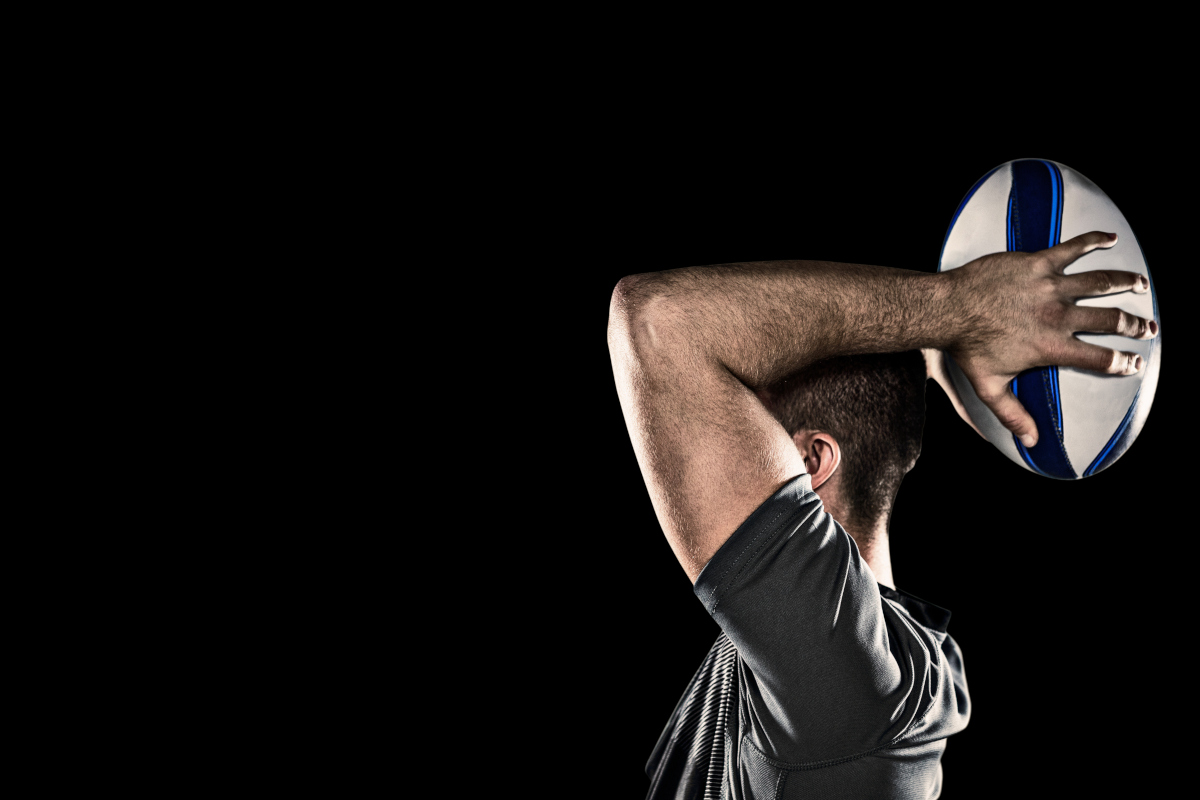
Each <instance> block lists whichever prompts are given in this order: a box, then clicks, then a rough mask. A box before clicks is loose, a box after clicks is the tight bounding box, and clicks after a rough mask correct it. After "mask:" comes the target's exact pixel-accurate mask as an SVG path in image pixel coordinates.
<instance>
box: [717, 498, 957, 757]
mask: <svg viewBox="0 0 1200 800" xmlns="http://www.w3.org/2000/svg"><path fill="white" fill-rule="evenodd" d="M695 591H696V595H697V596H698V597H699V598H700V601H701V602H702V603H703V604H704V606H705V608H706V609H708V612H709V613H710V614H712V616H713V618H714V619H715V620H716V622H717V624H718V625H720V626H721V629H722V630H723V631H724V632H725V634H726V635H727V636H728V637H729V639H730V640H731V641H732V642H733V644H734V646H735V647H736V648H737V651H738V655H739V672H738V679H739V680H740V681H741V684H742V688H741V692H740V694H741V701H740V702H741V703H742V709H741V711H742V713H743V715H744V716H745V717H747V719H745V720H744V723H745V724H746V726H745V728H744V729H743V734H744V735H748V736H750V737H751V739H752V741H753V743H754V744H755V745H756V746H757V747H758V748H759V749H760V750H762V751H763V753H764V754H765V755H767V756H769V757H772V758H777V759H780V760H782V761H787V762H792V763H795V762H799V763H818V762H822V761H824V760H830V759H840V758H846V757H849V756H853V755H857V754H860V753H865V752H869V751H872V750H874V749H878V748H881V747H887V746H889V745H891V744H894V743H895V742H897V741H899V740H900V739H902V738H903V737H904V735H905V734H906V732H908V731H910V730H911V729H913V728H914V726H915V725H917V724H919V723H920V722H921V721H922V719H923V717H924V716H925V715H926V714H928V712H929V711H930V709H931V708H932V707H934V706H935V705H937V704H938V703H939V702H941V701H940V699H939V695H944V694H945V687H943V686H940V685H939V684H940V683H944V682H945V681H944V678H943V677H942V676H943V675H944V674H945V670H944V669H943V665H942V664H940V663H939V662H940V661H941V660H942V658H941V650H940V645H941V642H940V641H938V640H937V635H936V634H934V633H932V632H930V631H928V630H925V629H923V628H922V626H920V625H917V624H915V622H914V621H913V619H912V618H911V617H910V616H908V615H907V614H906V613H905V612H904V611H903V610H902V609H900V608H898V607H894V606H893V605H892V604H890V603H887V602H884V601H883V600H882V599H881V597H880V591H879V585H878V584H877V583H876V580H875V575H874V574H873V573H872V572H871V570H870V568H869V567H868V566H867V564H866V562H865V561H863V559H862V558H861V556H860V554H859V551H858V545H857V544H856V543H855V542H854V539H853V538H851V537H850V535H849V534H847V533H846V531H845V530H844V529H843V528H842V526H841V525H840V524H838V523H837V522H836V521H835V520H834V519H833V518H832V517H830V516H829V515H828V514H827V513H825V509H824V507H823V506H822V504H821V500H820V498H819V497H818V496H817V494H816V493H815V492H814V491H813V490H812V485H811V479H810V477H809V476H808V475H800V476H798V477H797V478H795V479H794V480H792V481H790V482H789V483H787V484H786V485H785V486H784V487H783V488H781V489H780V490H779V491H778V492H776V493H775V494H774V495H773V496H772V497H771V498H770V499H768V500H767V501H766V502H765V503H763V504H762V505H761V506H760V507H759V508H758V509H757V510H756V511H755V512H754V513H753V514H751V515H750V517H749V518H748V519H747V520H746V521H745V522H744V523H742V525H741V526H740V527H739V528H738V529H737V531H735V532H734V534H733V535H732V536H731V537H730V538H729V540H728V541H726V542H725V544H724V545H722V547H721V549H720V550H718V551H717V553H716V555H715V556H713V558H712V560H711V561H710V562H709V563H708V564H707V565H706V566H705V568H704V570H703V571H702V572H701V573H700V577H699V579H698V580H697V581H696V586H695Z"/></svg>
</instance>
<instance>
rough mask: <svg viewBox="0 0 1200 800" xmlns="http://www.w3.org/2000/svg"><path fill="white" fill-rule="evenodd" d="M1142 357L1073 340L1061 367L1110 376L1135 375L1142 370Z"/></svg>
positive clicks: (1066, 350) (1065, 353)
mask: <svg viewBox="0 0 1200 800" xmlns="http://www.w3.org/2000/svg"><path fill="white" fill-rule="evenodd" d="M1142 364H1143V360H1142V357H1141V356H1139V355H1138V354H1137V353H1123V352H1121V351H1120V350H1113V349H1111V348H1108V347H1100V346H1099V345H1095V344H1089V343H1088V342H1082V341H1080V340H1079V339H1075V338H1072V339H1071V344H1070V345H1069V346H1068V347H1067V348H1066V349H1065V351H1064V352H1063V357H1062V360H1061V363H1060V364H1059V366H1062V367H1079V368H1080V369H1090V370H1092V371H1093V372H1106V373H1108V374H1109V375H1135V374H1137V372H1138V370H1140V369H1141V368H1142Z"/></svg>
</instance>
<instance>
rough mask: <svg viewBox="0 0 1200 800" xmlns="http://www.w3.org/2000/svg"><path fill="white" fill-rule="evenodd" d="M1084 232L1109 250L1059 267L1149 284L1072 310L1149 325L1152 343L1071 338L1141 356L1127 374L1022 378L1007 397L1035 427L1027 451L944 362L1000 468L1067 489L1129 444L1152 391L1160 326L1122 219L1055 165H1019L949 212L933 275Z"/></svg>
mask: <svg viewBox="0 0 1200 800" xmlns="http://www.w3.org/2000/svg"><path fill="white" fill-rule="evenodd" d="M1088 231H1105V232H1109V233H1112V232H1115V233H1116V234H1117V243H1116V245H1114V246H1113V247H1112V248H1109V249H1107V250H1093V251H1092V252H1090V253H1088V254H1087V255H1084V256H1082V257H1081V258H1079V259H1077V260H1076V261H1075V262H1074V263H1072V264H1071V265H1070V266H1068V267H1067V268H1066V270H1065V274H1067V275H1073V274H1075V273H1077V272H1086V271H1089V270H1094V269H1114V270H1124V271H1127V272H1137V273H1140V274H1142V275H1145V276H1146V277H1147V278H1148V279H1149V280H1150V291H1149V292H1147V293H1145V294H1134V293H1132V292H1123V293H1120V294H1112V295H1106V296H1103V297H1088V298H1083V299H1081V300H1079V301H1077V302H1078V305H1081V306H1104V307H1113V306H1116V307H1119V308H1121V309H1123V310H1125V311H1127V312H1129V313H1130V314H1136V315H1137V316H1139V317H1144V318H1146V319H1153V320H1156V321H1157V322H1158V325H1159V329H1158V330H1159V332H1158V335H1157V336H1156V337H1155V338H1153V339H1148V340H1139V339H1130V338H1126V337H1123V336H1106V335H1096V334H1077V336H1078V337H1079V338H1080V339H1081V340H1083V341H1085V342H1092V343H1094V344H1098V345H1100V346H1102V347H1111V348H1113V349H1115V350H1121V351H1124V352H1130V353H1138V354H1140V355H1141V356H1142V359H1143V366H1142V369H1141V370H1140V371H1139V372H1138V373H1137V374H1135V375H1104V374H1100V373H1096V372H1089V371H1087V370H1080V369H1074V368H1070V367H1044V368H1042V369H1034V370H1028V371H1026V372H1023V373H1021V374H1020V375H1018V376H1017V378H1016V379H1015V380H1014V381H1013V383H1012V390H1013V394H1015V395H1016V396H1017V399H1019V400H1020V401H1021V404H1022V405H1024V406H1025V408H1026V410H1028V411H1029V413H1030V415H1031V416H1032V417H1033V419H1034V421H1035V422H1036V423H1037V428H1038V443H1037V444H1036V445H1034V446H1033V447H1031V448H1026V447H1025V446H1024V445H1022V444H1021V442H1020V441H1019V440H1018V439H1017V438H1016V437H1015V436H1013V434H1012V433H1011V432H1010V431H1009V430H1008V429H1007V428H1005V427H1004V426H1003V425H1001V424H1000V421H999V420H998V419H996V416H995V414H993V413H992V412H991V410H990V409H989V408H988V407H987V406H985V405H984V404H983V403H982V402H981V401H980V400H979V398H978V397H977V396H976V394H975V390H974V389H973V388H972V386H971V384H970V382H969V381H967V379H966V377H965V376H964V375H963V373H962V371H961V370H960V369H959V368H958V366H957V365H956V364H954V363H953V359H951V358H949V357H947V358H946V367H947V371H948V372H949V375H950V379H951V380H952V381H953V382H954V386H955V388H956V389H957V390H958V393H959V396H960V397H961V398H962V401H963V404H964V405H965V406H966V410H967V413H968V415H969V416H970V417H971V420H972V421H973V422H974V423H975V424H976V425H977V426H978V427H979V429H980V431H981V432H982V433H983V434H984V436H986V437H987V439H988V441H990V442H991V443H992V444H994V445H995V446H996V447H997V449H999V450H1000V452H1002V453H1004V455H1006V456H1008V457H1009V459H1011V460H1012V461H1014V462H1016V463H1017V464H1020V465H1021V466H1022V467H1024V468H1025V469H1027V470H1030V471H1031V472H1036V473H1037V474H1039V475H1045V476H1046V477H1049V478H1059V479H1062V480H1072V479H1076V478H1086V477H1088V476H1090V475H1095V474H1096V473H1098V472H1100V471H1101V470H1104V469H1107V468H1108V467H1110V466H1112V464H1113V463H1114V462H1115V461H1116V460H1117V459H1118V458H1120V457H1121V455H1122V454H1123V453H1124V452H1125V451H1126V450H1127V449H1129V446H1130V445H1131V444H1133V440H1134V439H1135V438H1137V435H1138V433H1139V431H1141V429H1142V425H1143V424H1144V423H1145V421H1146V416H1147V415H1148V414H1149V413H1150V404H1151V403H1152V402H1153V401H1154V390H1155V387H1156V386H1157V384H1158V371H1159V364H1160V361H1161V353H1162V320H1161V319H1159V316H1158V299H1157V295H1156V294H1155V290H1154V280H1153V278H1151V277H1150V270H1149V268H1148V267H1147V266H1146V259H1145V257H1144V256H1143V255H1142V250H1141V246H1140V245H1139V244H1138V241H1137V237H1136V236H1134V234H1133V230H1132V229H1131V228H1130V227H1129V223H1128V222H1126V221H1125V216H1124V215H1123V214H1122V213H1121V212H1120V210H1119V209H1118V208H1117V206H1116V205H1115V204H1114V203H1113V202H1112V201H1111V200H1109V199H1108V197H1107V196H1106V195H1105V194H1104V192H1102V191H1100V187H1098V186H1096V184H1094V183H1092V182H1091V181H1089V180H1088V179H1087V178H1085V177H1084V176H1082V175H1080V174H1079V173H1078V172H1076V171H1075V170H1073V169H1071V168H1070V167H1067V166H1065V165H1063V164H1059V163H1057V162H1055V161H1048V160H1044V159H1020V160H1017V161H1010V162H1008V163H1007V164H1001V165H1000V166H998V167H996V168H995V169H993V170H992V171H991V172H989V173H987V174H986V175H984V176H983V177H982V178H980V179H979V180H978V181H976V183H975V185H974V186H972V187H971V190H970V191H969V192H967V194H966V197H964V198H963V200H962V202H961V203H959V205H958V210H957V211H955V212H954V219H953V220H951V222H950V228H949V230H947V231H946V238H945V240H944V241H943V243H942V255H941V259H940V261H939V263H938V272H943V271H945V270H950V269H955V268H957V267H961V266H962V265H964V264H966V263H968V262H970V261H974V260H975V259H977V258H979V257H980V256H985V255H988V254H990V253H996V252H1001V251H1020V252H1027V253H1032V252H1036V251H1038V250H1045V249H1046V248H1047V247H1053V246H1054V245H1056V244H1058V243H1059V242H1062V241H1065V240H1067V239H1070V238H1072V237H1074V236H1078V235H1079V234H1081V233H1087V232H1088Z"/></svg>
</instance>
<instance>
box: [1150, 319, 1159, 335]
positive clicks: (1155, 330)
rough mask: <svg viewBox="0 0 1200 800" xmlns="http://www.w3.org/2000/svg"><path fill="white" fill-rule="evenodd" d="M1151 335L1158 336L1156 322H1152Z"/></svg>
mask: <svg viewBox="0 0 1200 800" xmlns="http://www.w3.org/2000/svg"><path fill="white" fill-rule="evenodd" d="M1150 335H1151V336H1158V323H1157V322H1155V321H1154V320H1150Z"/></svg>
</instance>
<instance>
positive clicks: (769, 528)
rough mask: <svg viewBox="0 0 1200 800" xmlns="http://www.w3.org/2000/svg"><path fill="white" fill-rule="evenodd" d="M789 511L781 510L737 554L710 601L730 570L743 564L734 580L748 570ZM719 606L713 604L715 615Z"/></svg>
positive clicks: (710, 593) (711, 594) (717, 583)
mask: <svg viewBox="0 0 1200 800" xmlns="http://www.w3.org/2000/svg"><path fill="white" fill-rule="evenodd" d="M788 510H789V509H787V508H781V509H780V510H779V513H778V514H776V515H775V518H774V519H772V520H771V521H770V522H768V523H767V524H766V525H764V526H763V527H762V528H760V529H759V531H758V533H756V534H754V538H752V539H751V540H750V541H748V542H746V546H745V547H743V548H742V552H740V553H738V554H737V557H736V558H734V560H733V562H732V563H731V564H730V565H729V566H728V567H726V568H725V571H724V572H722V573H721V577H720V578H718V579H717V580H716V581H715V582H714V584H713V588H712V591H711V592H709V593H708V598H709V599H710V600H711V599H712V598H714V597H716V595H717V590H718V589H720V588H721V587H722V586H723V585H724V583H725V576H726V575H728V574H729V570H731V569H733V568H734V567H736V566H737V565H738V563H739V562H740V563H741V566H740V567H738V571H737V572H736V573H735V574H734V576H733V577H734V579H736V578H737V576H738V575H741V574H742V570H743V569H745V568H746V565H747V564H749V563H750V562H751V561H753V560H754V556H756V555H758V551H759V550H762V548H763V545H764V544H766V543H767V542H768V541H770V540H771V538H772V536H771V534H772V533H774V532H775V523H777V522H778V521H779V518H780V517H782V516H783V515H784V514H786V513H787V512H788ZM764 536H765V537H766V538H765V539H764V538H763V537H764ZM760 539H762V541H761V542H759V540H760ZM755 542H759V545H758V547H757V549H755V551H754V552H753V553H752V554H751V555H750V558H748V559H746V560H745V561H742V556H744V555H745V554H746V551H747V550H749V549H750V548H751V547H753V546H754V543H755ZM719 605H721V601H720V600H717V601H716V602H715V603H713V607H712V610H713V612H714V613H715V612H716V610H717V606H719Z"/></svg>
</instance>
